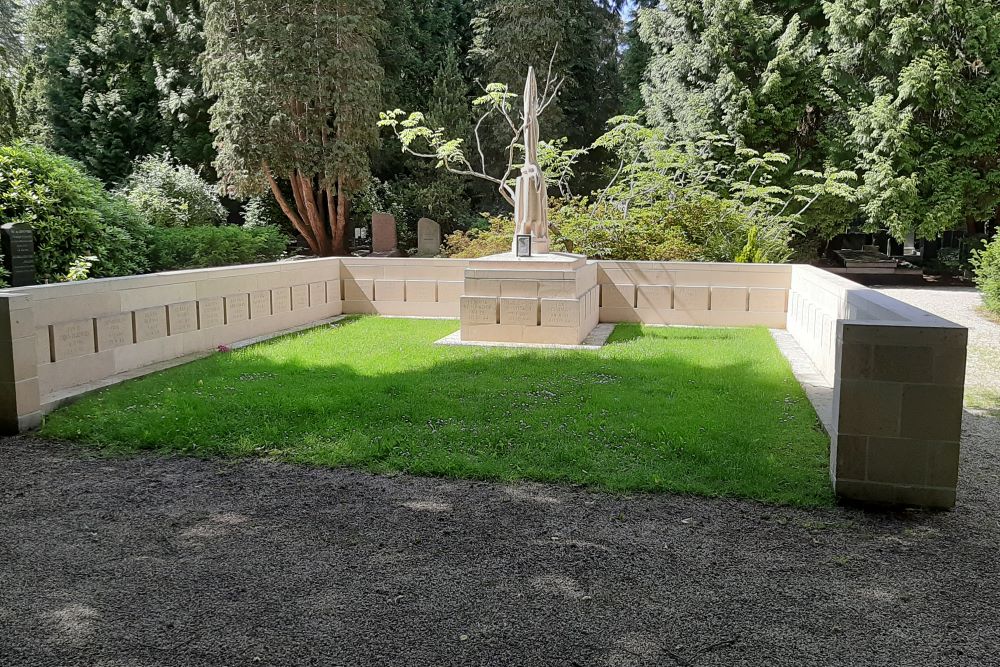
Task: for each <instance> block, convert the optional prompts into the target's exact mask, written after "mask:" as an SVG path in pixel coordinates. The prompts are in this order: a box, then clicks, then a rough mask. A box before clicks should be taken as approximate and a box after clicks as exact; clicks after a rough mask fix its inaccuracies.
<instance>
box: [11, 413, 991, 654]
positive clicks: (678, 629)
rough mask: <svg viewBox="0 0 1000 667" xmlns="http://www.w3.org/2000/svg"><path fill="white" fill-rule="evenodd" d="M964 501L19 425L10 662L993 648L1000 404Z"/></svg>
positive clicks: (967, 477) (971, 442)
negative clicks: (123, 438)
mask: <svg viewBox="0 0 1000 667" xmlns="http://www.w3.org/2000/svg"><path fill="white" fill-rule="evenodd" d="M965 436H966V440H965V442H966V445H965V448H964V451H963V459H962V483H961V488H960V496H959V506H958V508H957V509H955V510H954V511H951V512H941V513H925V512H917V511H908V512H899V513H877V512H863V511H860V510H857V509H851V508H829V509H821V510H803V509H795V508H786V507H773V506H766V505H762V504H759V503H755V502H749V501H741V500H730V499H706V498H693V497H686V496H678V495H658V496H645V495H637V496H631V497H623V496H615V495H610V494H605V493H595V492H591V491H588V490H585V489H579V488H572V487H568V486H558V485H541V484H516V485H505V484H499V483H486V482H474V481H451V480H441V479H426V478H416V477H410V476H406V475H400V476H395V477H378V476H373V475H369V474H366V473H362V472H357V471H351V470H323V469H311V468H307V467H304V466H290V465H284V464H275V463H268V462H264V461H255V460H249V461H238V462H233V461H222V460H199V459H185V458H180V457H159V456H154V455H139V456H132V457H128V458H107V457H101V456H98V455H95V454H94V453H93V452H91V451H89V450H86V449H80V448H75V447H72V446H69V445H63V444H58V443H48V442H43V441H40V440H37V439H32V438H28V437H19V438H14V439H8V440H4V441H0V628H2V631H0V664H2V665H5V666H8V665H9V666H17V665H32V666H35V667H37V666H43V665H60V666H62V665H100V666H102V667H112V666H115V667H118V666H120V667H127V666H128V667H131V666H133V665H144V666H150V665H164V666H165V665H171V666H175V665H192V666H198V667H205V666H209V665H241V664H248V665H292V664H295V665H305V664H315V665H323V666H326V665H658V666H664V665H666V666H671V665H677V666H686V667H694V666H698V667H703V666H711V665H737V664H739V665H767V666H776V665H790V666H791V665H794V666H795V667H802V666H805V665H831V664H840V665H848V664H849V665H886V664H893V665H924V664H935V665H963V666H964V665H987V664H995V659H996V646H997V644H998V643H1000V620H998V618H997V614H996V601H997V600H998V599H1000V559H998V558H997V545H998V544H1000V524H998V519H997V517H998V516H1000V494H998V492H997V489H998V488H1000V453H998V447H1000V420H996V419H993V418H991V417H989V416H987V415H985V414H972V413H967V415H966V420H965Z"/></svg>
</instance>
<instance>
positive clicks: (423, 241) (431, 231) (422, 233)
mask: <svg viewBox="0 0 1000 667" xmlns="http://www.w3.org/2000/svg"><path fill="white" fill-rule="evenodd" d="M440 252H441V225H439V224H438V223H436V222H434V221H433V220H431V219H430V218H420V220H418V221H417V256H418V257H435V256H436V255H437V254H438V253H440Z"/></svg>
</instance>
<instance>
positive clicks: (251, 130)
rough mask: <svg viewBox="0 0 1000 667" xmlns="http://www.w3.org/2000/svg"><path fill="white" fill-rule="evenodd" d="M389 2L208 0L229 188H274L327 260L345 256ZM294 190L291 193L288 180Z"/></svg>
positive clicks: (209, 60)
mask: <svg viewBox="0 0 1000 667" xmlns="http://www.w3.org/2000/svg"><path fill="white" fill-rule="evenodd" d="M382 9H383V5H382V2H381V0H325V1H323V2H320V1H319V0H291V1H289V0H283V1H281V2H276V1H275V0H237V1H236V2H233V1H232V0H210V1H209V3H208V5H207V12H206V21H205V40H206V51H205V57H204V73H205V79H206V83H207V87H208V89H209V91H210V92H211V93H213V94H215V95H216V96H217V100H216V102H215V104H214V105H213V107H212V129H213V131H214V132H215V137H216V148H217V149H218V151H219V157H218V159H217V161H216V166H217V168H218V171H219V174H220V175H221V177H222V179H223V182H224V183H225V184H226V185H227V186H228V187H229V188H230V189H231V190H232V191H233V192H236V193H240V194H252V193H256V192H259V191H260V190H261V189H262V188H263V187H269V188H270V190H271V193H272V194H273V196H274V197H275V199H277V200H278V203H279V204H280V206H281V209H282V211H283V212H284V213H285V215H286V216H287V217H288V219H289V220H290V221H291V222H292V224H293V225H294V226H295V229H296V230H297V231H298V232H299V233H300V234H301V235H302V236H303V237H304V238H305V239H306V241H307V242H308V244H309V246H310V248H311V249H312V250H313V252H314V253H316V254H318V255H331V254H343V253H344V252H346V230H347V216H348V207H349V203H350V198H351V196H352V193H354V192H356V191H357V190H358V189H359V188H360V187H362V186H363V185H364V183H365V181H366V179H367V178H368V177H369V173H370V172H369V151H370V150H371V148H372V147H373V146H374V144H375V142H376V140H377V131H376V121H377V119H378V112H379V109H380V105H381V100H380V86H381V82H382V78H383V71H382V68H381V67H380V66H379V63H378V51H377V43H378V40H379V37H380V32H381V30H382V27H383V26H382V21H381V20H380V18H379V17H380V15H381V12H382ZM282 180H284V181H287V182H288V183H289V184H290V185H291V190H292V195H293V196H292V197H291V198H286V197H285V195H284V194H283V192H282V190H281V187H280V183H279V181H282Z"/></svg>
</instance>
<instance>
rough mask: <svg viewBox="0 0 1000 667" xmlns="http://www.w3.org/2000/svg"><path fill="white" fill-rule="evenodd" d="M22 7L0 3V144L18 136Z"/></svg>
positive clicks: (3, 0) (8, 0)
mask: <svg viewBox="0 0 1000 667" xmlns="http://www.w3.org/2000/svg"><path fill="white" fill-rule="evenodd" d="M20 18H21V16H20V6H19V5H18V3H17V2H16V0H0V144H4V143H8V142H10V141H11V140H13V138H14V137H15V136H16V134H17V110H16V105H15V95H16V90H17V72H18V69H19V67H20V63H21V55H22V49H21V39H20V29H21V26H20V23H21V21H20Z"/></svg>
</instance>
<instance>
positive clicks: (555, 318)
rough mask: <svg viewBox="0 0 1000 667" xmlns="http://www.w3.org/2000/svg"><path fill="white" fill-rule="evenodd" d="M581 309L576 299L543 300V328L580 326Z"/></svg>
mask: <svg viewBox="0 0 1000 667" xmlns="http://www.w3.org/2000/svg"><path fill="white" fill-rule="evenodd" d="M580 308H581V304H580V302H579V301H577V300H576V299H542V326H543V327H576V326H580Z"/></svg>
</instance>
